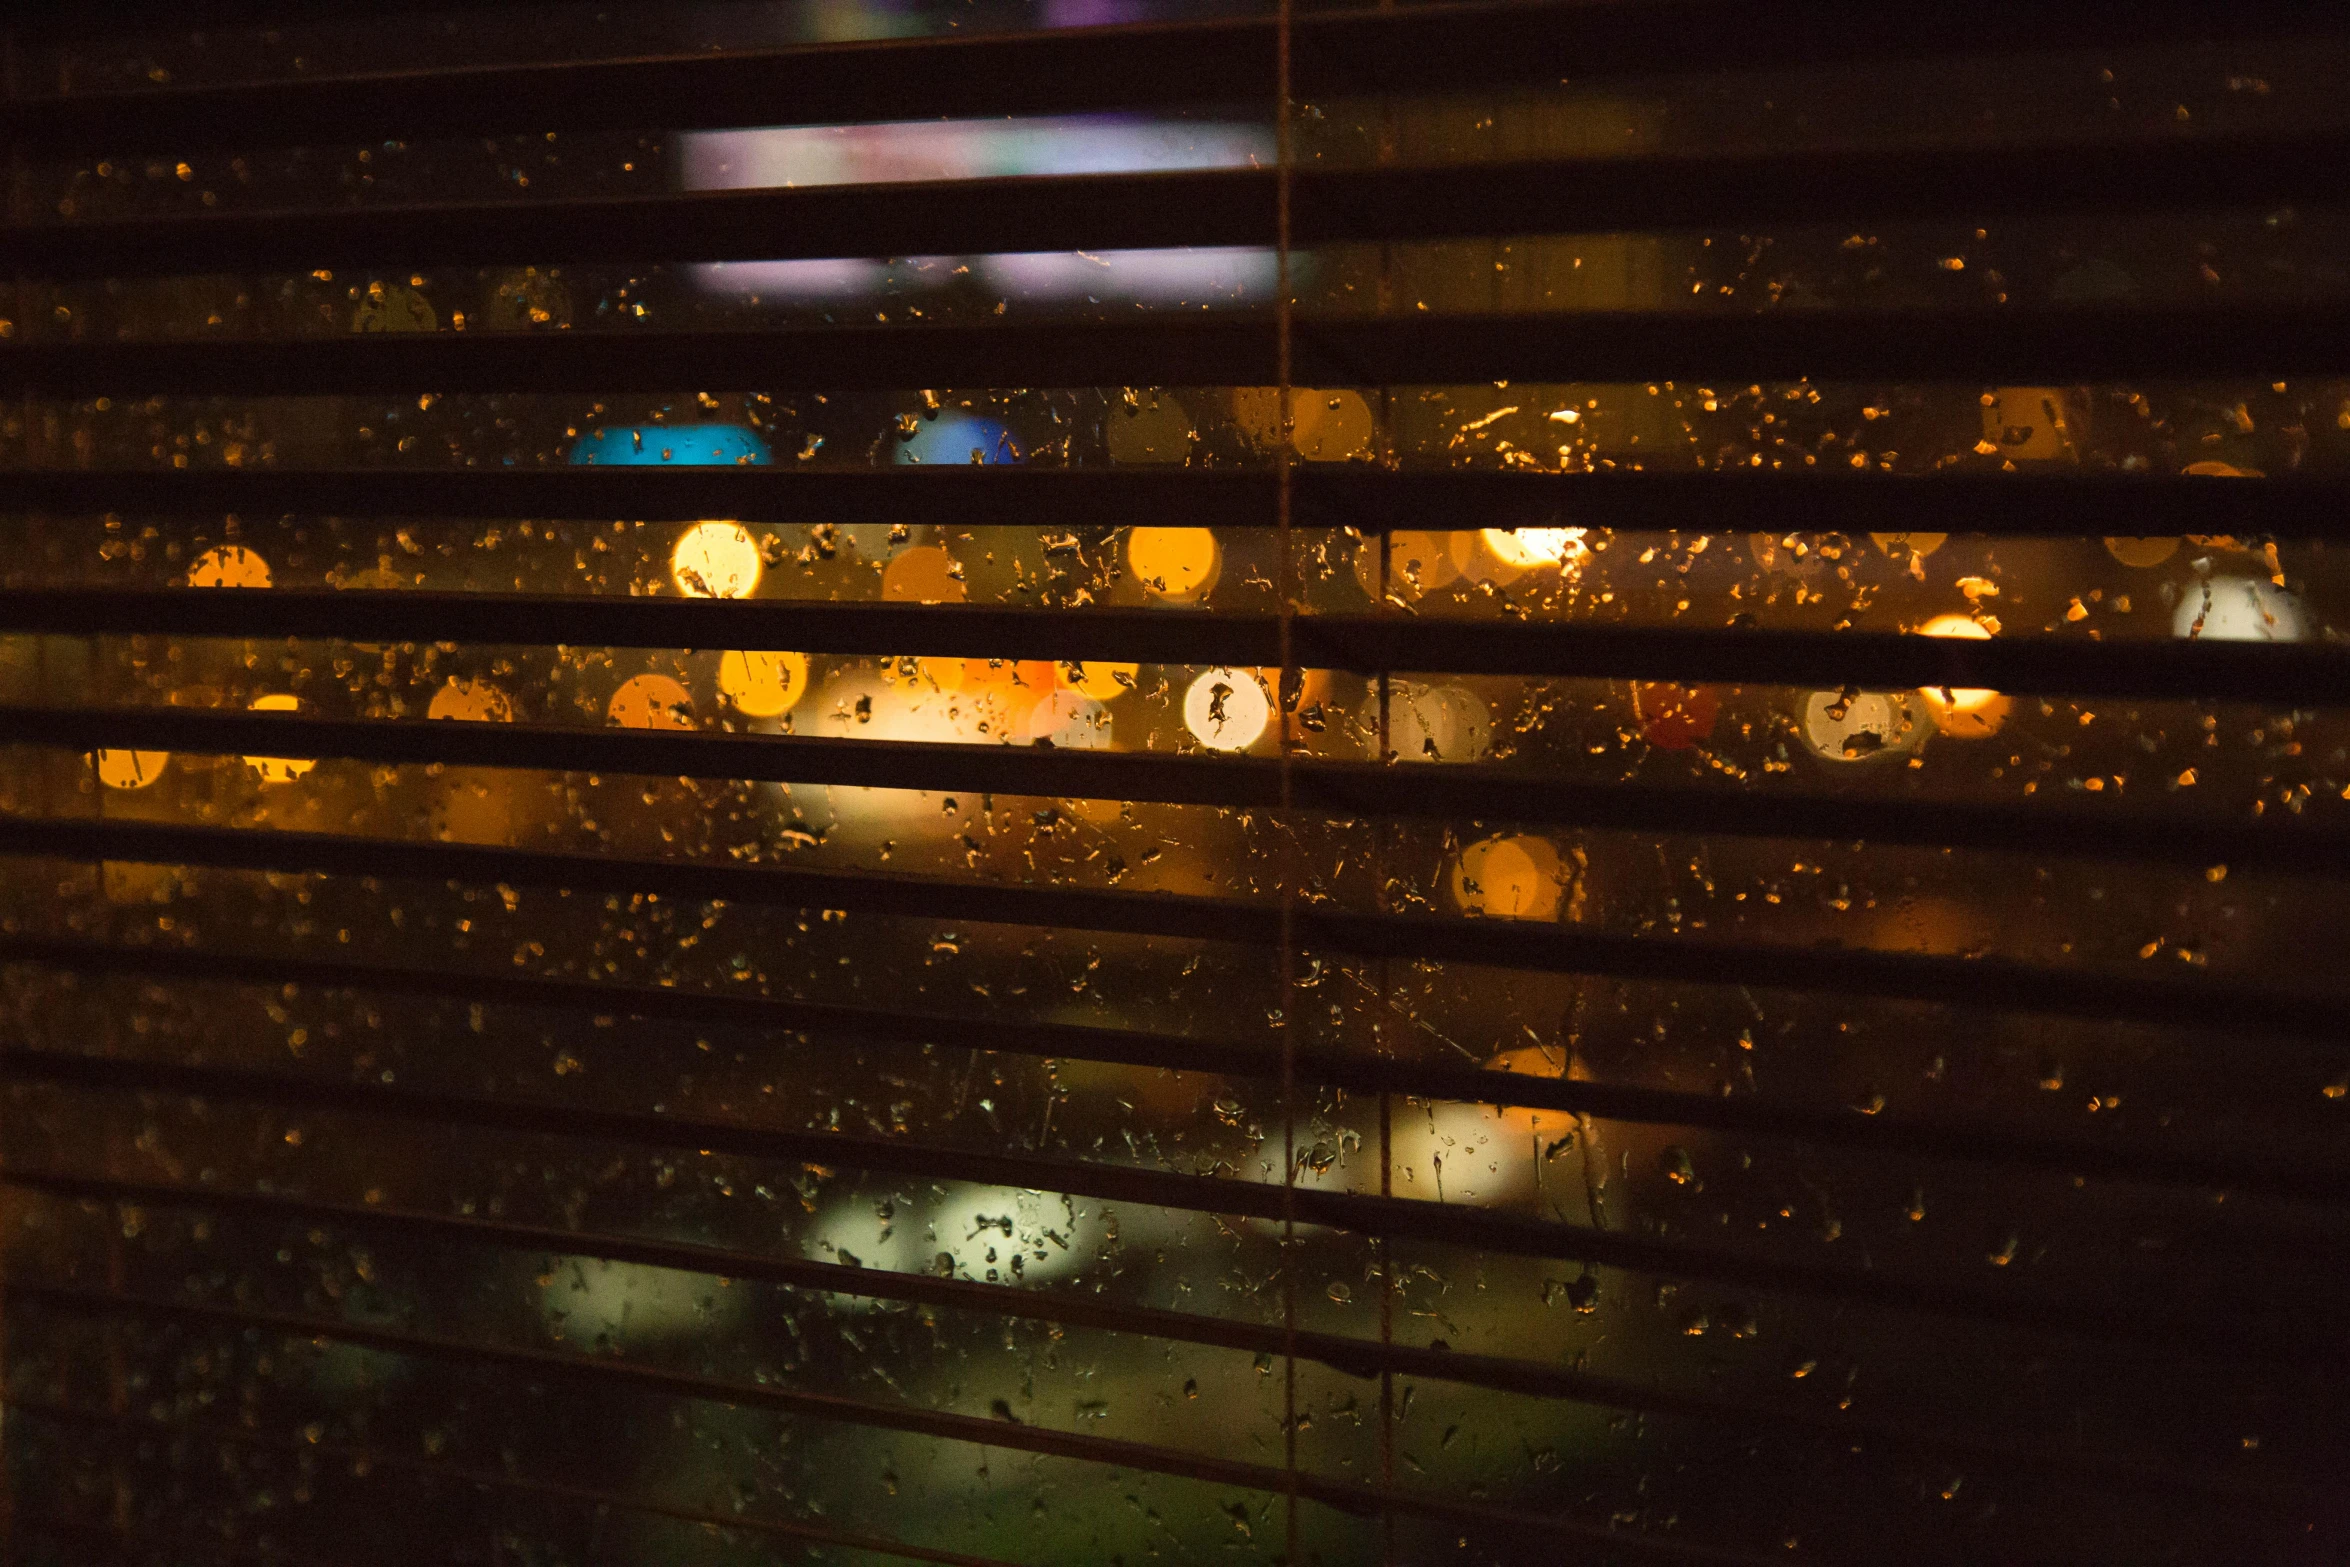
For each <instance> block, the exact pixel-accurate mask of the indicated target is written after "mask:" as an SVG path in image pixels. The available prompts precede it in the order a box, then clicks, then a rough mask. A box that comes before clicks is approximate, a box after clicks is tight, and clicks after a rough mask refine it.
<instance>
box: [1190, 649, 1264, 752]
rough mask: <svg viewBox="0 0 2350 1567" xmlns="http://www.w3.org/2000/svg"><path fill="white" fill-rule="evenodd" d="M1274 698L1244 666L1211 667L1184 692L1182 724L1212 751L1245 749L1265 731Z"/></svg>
mask: <svg viewBox="0 0 2350 1567" xmlns="http://www.w3.org/2000/svg"><path fill="white" fill-rule="evenodd" d="M1272 717H1273V699H1272V698H1271V697H1269V696H1267V695H1266V694H1265V687H1264V685H1263V683H1262V682H1260V681H1259V680H1258V679H1257V677H1256V676H1255V675H1253V674H1250V673H1249V672H1248V671H1247V670H1245V669H1211V670H1209V671H1208V672H1207V673H1206V674H1204V675H1201V676H1200V677H1199V678H1198V679H1197V680H1194V681H1193V682H1192V683H1191V689H1189V690H1188V691H1186V692H1184V693H1183V726H1184V727H1185V728H1186V729H1189V730H1190V731H1191V733H1192V736H1193V738H1195V739H1197V740H1198V741H1199V743H1200V744H1202V745H1204V746H1206V747H1207V748H1208V749H1209V750H1211V751H1245V750H1247V749H1248V748H1249V747H1250V746H1252V745H1255V744H1256V743H1257V739H1258V737H1259V736H1261V735H1262V734H1264V732H1265V725H1266V724H1267V723H1269V722H1270V721H1271V720H1272Z"/></svg>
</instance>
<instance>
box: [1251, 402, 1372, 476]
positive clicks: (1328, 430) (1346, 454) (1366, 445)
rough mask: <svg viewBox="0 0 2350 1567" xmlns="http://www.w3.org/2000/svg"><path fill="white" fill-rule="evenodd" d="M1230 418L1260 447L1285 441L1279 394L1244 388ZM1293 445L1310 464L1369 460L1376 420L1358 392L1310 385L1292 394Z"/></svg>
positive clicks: (1368, 405)
mask: <svg viewBox="0 0 2350 1567" xmlns="http://www.w3.org/2000/svg"><path fill="white" fill-rule="evenodd" d="M1232 419H1233V422H1234V423H1235V424H1237V425H1238V426H1239V427H1240V429H1241V431H1242V432H1243V433H1244V434H1246V435H1247V436H1248V437H1249V438H1250V439H1251V440H1253V441H1255V442H1256V443H1257V444H1258V445H1259V446H1272V445H1276V444H1278V443H1279V441H1280V439H1281V389H1280V388H1279V387H1275V386H1242V387H1235V388H1234V389H1233V392H1232ZM1289 425H1290V429H1289V442H1290V446H1291V449H1293V450H1294V451H1295V452H1296V453H1297V455H1298V456H1299V458H1300V459H1302V460H1303V461H1306V462H1349V461H1352V460H1353V459H1355V458H1357V457H1364V456H1368V455H1369V454H1370V451H1371V442H1372V438H1373V437H1374V436H1375V435H1376V434H1377V433H1378V421H1377V420H1376V418H1375V417H1374V416H1373V415H1372V413H1371V405H1370V403H1369V402H1368V401H1366V400H1365V399H1364V397H1363V394H1362V393H1360V392H1353V391H1347V390H1344V389H1328V388H1318V387H1311V386H1299V387H1292V388H1291V389H1290V393H1289Z"/></svg>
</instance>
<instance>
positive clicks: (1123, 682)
mask: <svg viewBox="0 0 2350 1567" xmlns="http://www.w3.org/2000/svg"><path fill="white" fill-rule="evenodd" d="M1141 673H1142V666H1141V665H1140V664H1103V663H1091V664H1087V663H1067V664H1060V665H1056V666H1055V668H1054V677H1055V679H1056V680H1058V682H1059V683H1060V685H1061V687H1062V688H1063V689H1064V690H1069V691H1075V692H1077V693H1078V694H1079V695H1081V696H1089V697H1091V698H1093V699H1094V700H1095V701H1096V702H1115V701H1116V700H1117V699H1118V698H1120V697H1122V696H1124V695H1125V694H1126V693H1127V692H1129V691H1131V690H1133V689H1134V682H1135V680H1136V678H1137V677H1139V676H1140V675H1141Z"/></svg>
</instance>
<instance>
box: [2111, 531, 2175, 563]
mask: <svg viewBox="0 0 2350 1567" xmlns="http://www.w3.org/2000/svg"><path fill="white" fill-rule="evenodd" d="M2180 542H2181V541H2180V540H2178V539H2175V538H2169V539H2166V538H2159V537H2158V538H2140V539H2123V538H2113V539H2107V540H2106V541H2105V552H2106V553H2107V554H2108V555H2111V556H2112V557H2113V558H2114V559H2115V560H2118V561H2120V562H2121V563H2122V564H2123V565H2125V566H2136V567H2138V568H2140V569H2141V570H2143V569H2144V568H2146V567H2148V566H2159V565H2161V564H2162V563H2163V562H2164V561H2166V560H2168V559H2170V558H2171V557H2172V556H2173V555H2176V554H2177V553H2178V552H2179V544H2180Z"/></svg>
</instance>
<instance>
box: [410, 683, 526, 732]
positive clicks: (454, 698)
mask: <svg viewBox="0 0 2350 1567" xmlns="http://www.w3.org/2000/svg"><path fill="white" fill-rule="evenodd" d="M424 716H425V717H427V718H449V719H455V720H457V721H458V722H461V723H475V724H510V723H512V722H514V702H513V699H512V698H510V697H508V696H507V695H506V693H505V692H503V691H501V690H499V689H498V688H497V687H496V686H493V685H491V684H490V683H489V682H488V681H486V680H461V679H458V678H457V677H455V676H451V677H450V678H449V680H448V681H447V682H445V683H444V684H443V685H442V686H441V688H440V689H439V690H438V691H435V692H434V693H433V694H432V705H431V706H429V707H427V708H426V709H425V711H424Z"/></svg>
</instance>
